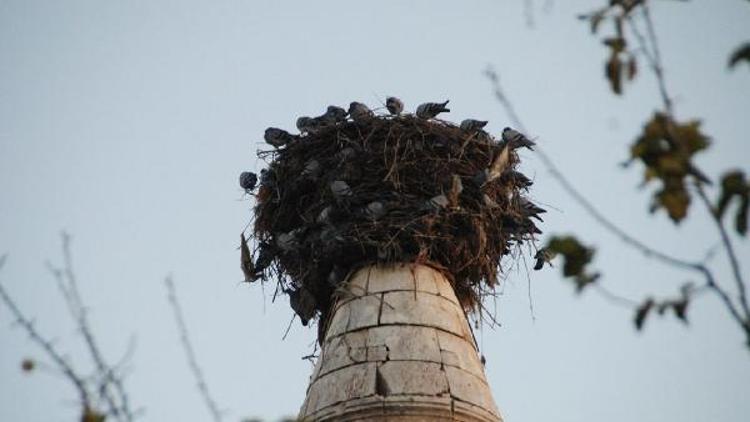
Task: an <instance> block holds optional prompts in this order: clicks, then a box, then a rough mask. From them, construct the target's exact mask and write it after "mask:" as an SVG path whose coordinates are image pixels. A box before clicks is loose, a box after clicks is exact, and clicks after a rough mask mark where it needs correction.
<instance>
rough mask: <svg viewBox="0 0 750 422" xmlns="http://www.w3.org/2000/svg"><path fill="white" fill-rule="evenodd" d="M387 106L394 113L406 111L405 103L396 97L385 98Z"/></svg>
mask: <svg viewBox="0 0 750 422" xmlns="http://www.w3.org/2000/svg"><path fill="white" fill-rule="evenodd" d="M385 108H387V109H388V112H389V113H391V114H392V115H394V116H398V115H399V114H401V112H403V111H404V103H403V102H402V101H401V100H399V99H398V98H396V97H388V98H386V99H385Z"/></svg>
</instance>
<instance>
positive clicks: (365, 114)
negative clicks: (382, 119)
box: [349, 101, 375, 123]
mask: <svg viewBox="0 0 750 422" xmlns="http://www.w3.org/2000/svg"><path fill="white" fill-rule="evenodd" d="M349 116H350V117H351V118H352V120H354V121H355V122H356V123H362V122H366V121H368V120H370V119H372V118H373V117H375V113H373V112H372V110H370V109H369V108H368V107H367V106H366V105H364V104H362V103H358V102H356V101H354V102H352V103H351V104H349Z"/></svg>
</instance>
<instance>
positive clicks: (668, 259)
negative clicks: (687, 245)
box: [485, 69, 696, 270]
mask: <svg viewBox="0 0 750 422" xmlns="http://www.w3.org/2000/svg"><path fill="white" fill-rule="evenodd" d="M485 74H486V75H487V76H488V78H489V79H490V81H491V82H492V84H493V89H494V93H495V97H496V98H497V99H498V101H499V102H500V104H501V105H502V106H503V108H504V109H505V112H506V114H507V115H508V118H509V119H510V121H511V123H512V124H513V125H514V126H516V127H517V128H519V129H520V130H521V131H523V132H526V127H525V126H524V124H523V122H521V120H520V119H519V117H518V114H516V111H515V108H514V107H513V105H512V103H511V102H510V100H509V99H508V97H507V96H506V95H505V93H504V91H503V89H502V86H501V85H500V78H499V77H498V76H497V73H496V72H495V71H494V70H492V69H489V70H487V71H486V72H485ZM534 151H535V152H536V153H537V155H539V158H540V159H541V160H542V164H543V165H544V167H546V169H547V171H548V172H549V173H550V174H551V175H552V177H553V178H554V179H555V180H557V182H558V183H560V185H561V186H562V187H563V189H564V190H565V191H566V192H567V193H568V194H569V195H570V196H572V197H573V200H575V201H576V202H578V204H579V205H580V206H581V207H583V209H584V210H585V211H586V212H588V213H589V215H590V216H591V217H592V218H594V220H596V221H597V222H598V223H599V224H601V225H602V226H603V227H604V228H605V229H607V230H609V231H610V232H611V233H613V234H614V235H616V236H617V237H619V238H620V240H621V241H623V242H624V243H626V244H628V245H630V246H632V247H633V248H636V249H638V250H640V251H641V252H642V253H643V254H644V255H645V256H646V257H648V258H654V259H658V260H661V261H663V262H664V263H667V264H670V265H673V266H677V267H680V268H685V269H689V270H696V264H695V263H693V262H689V261H686V260H684V259H680V258H675V257H673V256H671V255H668V254H666V253H664V252H660V251H658V250H656V249H654V248H651V247H650V246H648V245H646V244H645V243H643V242H641V241H640V240H638V239H636V238H634V237H633V236H631V235H629V234H628V233H627V232H626V231H625V230H623V229H621V228H620V227H618V226H617V225H616V224H615V223H613V222H612V221H610V220H609V219H608V218H607V217H605V216H604V214H603V213H602V212H600V211H599V210H598V209H597V208H596V207H595V206H594V204H592V203H591V202H590V201H589V200H588V199H586V197H584V196H583V194H581V193H580V192H579V191H578V189H576V188H575V187H574V186H573V184H572V183H571V182H570V181H569V180H568V178H567V177H565V175H563V173H562V172H561V171H560V169H559V168H558V167H557V166H556V165H555V163H554V162H553V161H552V159H551V158H550V157H549V156H548V155H547V154H546V153H545V152H544V150H543V148H542V147H540V146H539V145H538V144H537V145H536V146H534Z"/></svg>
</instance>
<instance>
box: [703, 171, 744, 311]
mask: <svg viewBox="0 0 750 422" xmlns="http://www.w3.org/2000/svg"><path fill="white" fill-rule="evenodd" d="M695 187H696V190H697V191H698V196H699V197H700V198H701V200H703V204H704V205H705V206H706V208H707V209H708V211H709V214H710V215H711V219H712V220H713V221H714V223H716V227H717V228H718V229H719V233H720V234H721V241H722V242H723V243H724V249H726V251H727V256H728V257H729V264H730V265H731V267H732V274H733V275H734V281H735V284H737V291H738V295H739V301H740V305H741V306H742V310H743V311H744V313H745V319H746V320H747V321H748V323H750V307H748V303H747V290H746V288H745V281H744V280H743V279H742V273H741V271H740V263H739V261H738V260H737V254H736V253H735V252H734V247H733V246H732V241H731V239H729V235H728V234H727V230H726V228H724V224H722V222H721V218H720V217H719V214H718V213H717V212H716V208H715V207H714V206H713V205H712V204H711V201H710V200H709V199H708V196H707V195H706V192H705V190H704V189H703V186H702V185H701V184H700V183H695Z"/></svg>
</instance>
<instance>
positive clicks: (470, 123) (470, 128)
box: [460, 119, 488, 132]
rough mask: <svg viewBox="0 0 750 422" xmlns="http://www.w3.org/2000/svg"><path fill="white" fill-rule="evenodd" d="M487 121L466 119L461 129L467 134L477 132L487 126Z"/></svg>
mask: <svg viewBox="0 0 750 422" xmlns="http://www.w3.org/2000/svg"><path fill="white" fill-rule="evenodd" d="M487 123H488V122H487V120H474V119H466V120H464V121H463V122H461V126H460V128H461V129H463V130H465V131H467V132H476V131H479V130H482V128H484V127H485V126H487Z"/></svg>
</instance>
